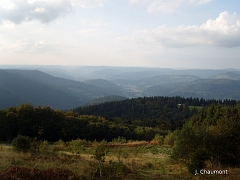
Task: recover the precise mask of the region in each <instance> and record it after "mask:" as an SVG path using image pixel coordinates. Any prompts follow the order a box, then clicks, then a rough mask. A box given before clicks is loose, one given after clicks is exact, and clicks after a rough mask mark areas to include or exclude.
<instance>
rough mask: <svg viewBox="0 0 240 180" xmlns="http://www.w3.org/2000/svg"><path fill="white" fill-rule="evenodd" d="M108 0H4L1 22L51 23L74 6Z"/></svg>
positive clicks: (102, 2) (96, 4)
mask: <svg viewBox="0 0 240 180" xmlns="http://www.w3.org/2000/svg"><path fill="white" fill-rule="evenodd" d="M105 1H106V0H81V1H78V0H18V1H13V0H4V1H3V2H0V23H1V22H2V21H3V20H8V21H11V22H14V23H16V24H19V23H21V22H23V21H32V20H38V21H40V22H42V23H49V22H51V21H53V20H55V19H57V18H59V17H62V16H64V15H66V14H68V13H71V12H73V9H74V6H80V7H81V8H93V7H95V6H103V4H104V3H105Z"/></svg>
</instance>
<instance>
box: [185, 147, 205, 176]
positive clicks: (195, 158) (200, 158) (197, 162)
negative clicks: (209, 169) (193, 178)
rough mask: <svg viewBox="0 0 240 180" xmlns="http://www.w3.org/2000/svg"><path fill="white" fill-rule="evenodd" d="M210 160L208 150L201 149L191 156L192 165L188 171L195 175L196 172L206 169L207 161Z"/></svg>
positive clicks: (189, 165)
mask: <svg viewBox="0 0 240 180" xmlns="http://www.w3.org/2000/svg"><path fill="white" fill-rule="evenodd" d="M208 159H209V155H208V152H207V150H206V149H202V148H199V149H197V150H196V151H195V152H194V153H193V154H192V156H191V163H189V164H188V165H187V166H188V171H189V173H192V174H194V173H195V170H197V172H199V171H200V170H201V169H203V168H205V166H206V160H208Z"/></svg>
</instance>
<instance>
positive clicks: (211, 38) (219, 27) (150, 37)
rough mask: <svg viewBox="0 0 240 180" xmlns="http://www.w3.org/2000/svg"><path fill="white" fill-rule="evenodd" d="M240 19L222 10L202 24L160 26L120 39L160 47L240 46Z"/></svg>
mask: <svg viewBox="0 0 240 180" xmlns="http://www.w3.org/2000/svg"><path fill="white" fill-rule="evenodd" d="M239 39H240V19H239V17H238V16H237V14H236V13H234V14H229V13H228V12H226V11H225V12H222V13H220V14H219V16H218V17H217V18H216V19H215V20H212V19H209V20H208V21H206V22H205V23H203V24H202V25H201V26H184V25H183V26H177V27H168V26H159V27H158V28H156V29H153V30H145V31H141V32H138V34H137V35H133V36H132V37H129V36H128V37H123V38H119V39H118V40H121V41H122V40H124V41H131V42H134V43H138V44H152V45H155V46H158V47H174V48H180V47H186V46H197V45H212V46H223V47H236V46H240V41H239Z"/></svg>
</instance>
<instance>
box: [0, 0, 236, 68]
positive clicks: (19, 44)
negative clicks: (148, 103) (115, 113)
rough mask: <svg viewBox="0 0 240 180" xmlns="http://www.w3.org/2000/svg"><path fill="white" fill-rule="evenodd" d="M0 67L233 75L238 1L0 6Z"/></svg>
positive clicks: (20, 2)
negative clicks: (194, 71) (135, 69)
mask: <svg viewBox="0 0 240 180" xmlns="http://www.w3.org/2000/svg"><path fill="white" fill-rule="evenodd" d="M3 64H4V65H6V64H8V65H13V64H14V65H16V64H17V65H70V66H75V65H76V66H78V65H80V66H131V67H162V68H197V69H222V68H235V69H240V1H239V0H4V1H0V65H3Z"/></svg>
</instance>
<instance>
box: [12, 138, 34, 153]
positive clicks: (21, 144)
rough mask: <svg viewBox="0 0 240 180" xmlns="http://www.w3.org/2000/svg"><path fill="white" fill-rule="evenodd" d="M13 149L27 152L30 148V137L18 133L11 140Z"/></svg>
mask: <svg viewBox="0 0 240 180" xmlns="http://www.w3.org/2000/svg"><path fill="white" fill-rule="evenodd" d="M12 147H13V150H14V151H18V152H24V153H26V152H28V151H30V150H31V139H30V138H29V137H27V136H22V135H18V136H17V137H15V138H14V139H13V141H12Z"/></svg>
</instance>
